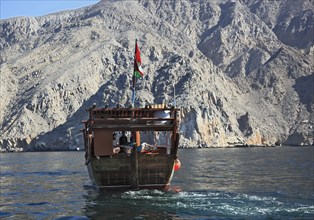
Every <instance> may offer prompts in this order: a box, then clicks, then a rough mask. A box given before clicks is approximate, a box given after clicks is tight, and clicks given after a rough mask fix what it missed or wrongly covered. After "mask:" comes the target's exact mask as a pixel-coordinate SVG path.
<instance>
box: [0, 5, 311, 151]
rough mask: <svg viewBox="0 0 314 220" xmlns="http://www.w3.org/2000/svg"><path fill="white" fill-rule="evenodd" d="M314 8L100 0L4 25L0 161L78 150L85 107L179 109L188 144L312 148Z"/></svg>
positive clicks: (183, 137) (3, 22) (0, 28)
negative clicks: (137, 75) (136, 71)
mask: <svg viewBox="0 0 314 220" xmlns="http://www.w3.org/2000/svg"><path fill="white" fill-rule="evenodd" d="M313 13H314V1H313V0H280V1H279V0H278V1H273V0H239V1H227V0H220V1H218V0H217V1H206V0H189V1H187V0H182V1H180V0H177V1H175V0H173V1H157V0H156V1H154V0H140V1H118V0H117V1H114V0H110V1H109V0H103V1H100V2H99V3H97V4H95V5H91V6H89V7H85V8H81V9H79V10H72V11H63V12H59V13H54V14H49V15H46V16H41V17H16V18H11V19H4V20H1V21H0V49H1V59H0V63H1V86H0V97H1V105H0V148H1V151H18V150H25V151H33V150H64V149H69V148H72V149H73V148H74V149H75V148H82V147H83V143H82V141H83V139H82V135H81V133H80V131H79V129H80V128H82V125H81V123H80V122H81V120H83V119H86V118H87V113H86V111H85V109H86V108H88V107H90V106H91V105H92V104H93V103H97V105H98V106H105V105H109V106H116V104H117V103H120V104H122V105H129V104H130V100H131V89H130V85H131V78H132V71H133V55H134V42H135V39H136V38H137V39H138V44H139V46H140V50H141V53H142V61H143V65H144V66H143V67H144V70H145V77H144V78H143V79H142V80H139V82H138V84H137V99H136V101H137V104H138V105H144V103H146V102H148V103H161V102H165V103H168V104H172V103H173V85H174V87H175V90H176V103H177V106H178V107H181V108H182V124H181V127H180V131H181V134H182V135H181V143H180V144H181V146H187V147H198V146H200V147H211V146H233V145H237V144H240V145H246V144H247V145H278V144H284V145H313V137H314V129H313V126H314V124H313V123H314V114H313V111H314V104H313V96H314V73H313V66H314V46H313V42H314V27H313V26H314V25H313V24H314V22H313V19H314V16H313Z"/></svg>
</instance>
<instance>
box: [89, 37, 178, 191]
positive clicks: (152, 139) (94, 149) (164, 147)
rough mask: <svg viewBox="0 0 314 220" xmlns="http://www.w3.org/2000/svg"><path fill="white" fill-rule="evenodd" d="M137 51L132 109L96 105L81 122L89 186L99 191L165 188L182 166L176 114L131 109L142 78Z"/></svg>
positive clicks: (161, 108) (174, 110) (172, 110)
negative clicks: (136, 83)
mask: <svg viewBox="0 0 314 220" xmlns="http://www.w3.org/2000/svg"><path fill="white" fill-rule="evenodd" d="M135 48H136V49H135V57H134V58H135V59H134V75H133V96H132V101H133V102H132V103H133V104H132V107H130V108H120V107H119V106H117V107H116V108H96V105H94V106H93V107H91V108H89V109H88V112H89V118H88V120H86V121H84V122H83V123H84V129H83V135H84V144H85V159H86V162H85V163H86V165H87V168H88V172H89V175H90V178H91V180H92V182H93V184H94V185H95V186H98V187H100V188H106V189H112V188H114V189H115V188H132V189H143V188H154V189H162V188H168V187H169V186H170V181H171V179H172V176H173V173H174V170H176V169H178V168H179V167H180V165H181V164H180V161H179V160H178V159H177V150H178V145H179V133H178V127H179V112H180V111H179V109H177V108H175V107H166V106H165V105H153V106H145V107H143V108H135V107H134V99H135V81H136V77H141V76H143V72H142V70H141V68H140V65H141V60H140V52H139V49H138V46H137V42H136V43H135ZM118 140H119V141H118Z"/></svg>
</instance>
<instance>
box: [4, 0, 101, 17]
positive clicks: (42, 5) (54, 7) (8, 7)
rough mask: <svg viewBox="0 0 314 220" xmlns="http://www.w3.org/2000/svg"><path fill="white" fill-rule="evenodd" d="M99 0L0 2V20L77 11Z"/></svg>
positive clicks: (11, 0)
mask: <svg viewBox="0 0 314 220" xmlns="http://www.w3.org/2000/svg"><path fill="white" fill-rule="evenodd" d="M99 1H100V0H0V18H1V19H5V18H11V17H17V16H42V15H47V14H50V13H53V12H58V11H64V10H71V9H77V8H81V7H84V6H88V5H92V4H95V3H97V2H99Z"/></svg>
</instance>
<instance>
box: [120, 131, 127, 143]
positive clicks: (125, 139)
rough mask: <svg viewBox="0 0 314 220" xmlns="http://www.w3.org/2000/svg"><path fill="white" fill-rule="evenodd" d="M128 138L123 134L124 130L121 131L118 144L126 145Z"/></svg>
mask: <svg viewBox="0 0 314 220" xmlns="http://www.w3.org/2000/svg"><path fill="white" fill-rule="evenodd" d="M127 144H128V138H127V137H126V135H125V131H122V136H121V137H120V138H119V145H127Z"/></svg>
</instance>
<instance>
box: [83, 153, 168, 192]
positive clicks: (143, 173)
mask: <svg viewBox="0 0 314 220" xmlns="http://www.w3.org/2000/svg"><path fill="white" fill-rule="evenodd" d="M134 160H135V155H134V153H132V154H131V155H128V154H126V153H122V154H118V155H114V156H108V157H93V158H91V159H90V162H89V163H88V164H87V167H88V172H89V175H90V178H91V180H92V182H93V184H94V185H95V186H97V187H99V188H108V189H113V188H133V189H134V188H138V189H143V188H160V189H162V188H167V187H169V185H170V181H171V178H172V175H173V166H174V159H173V158H172V157H171V156H170V155H167V154H138V156H137V158H136V160H137V166H136V167H137V172H135V171H134V167H135V163H136V161H134Z"/></svg>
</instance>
